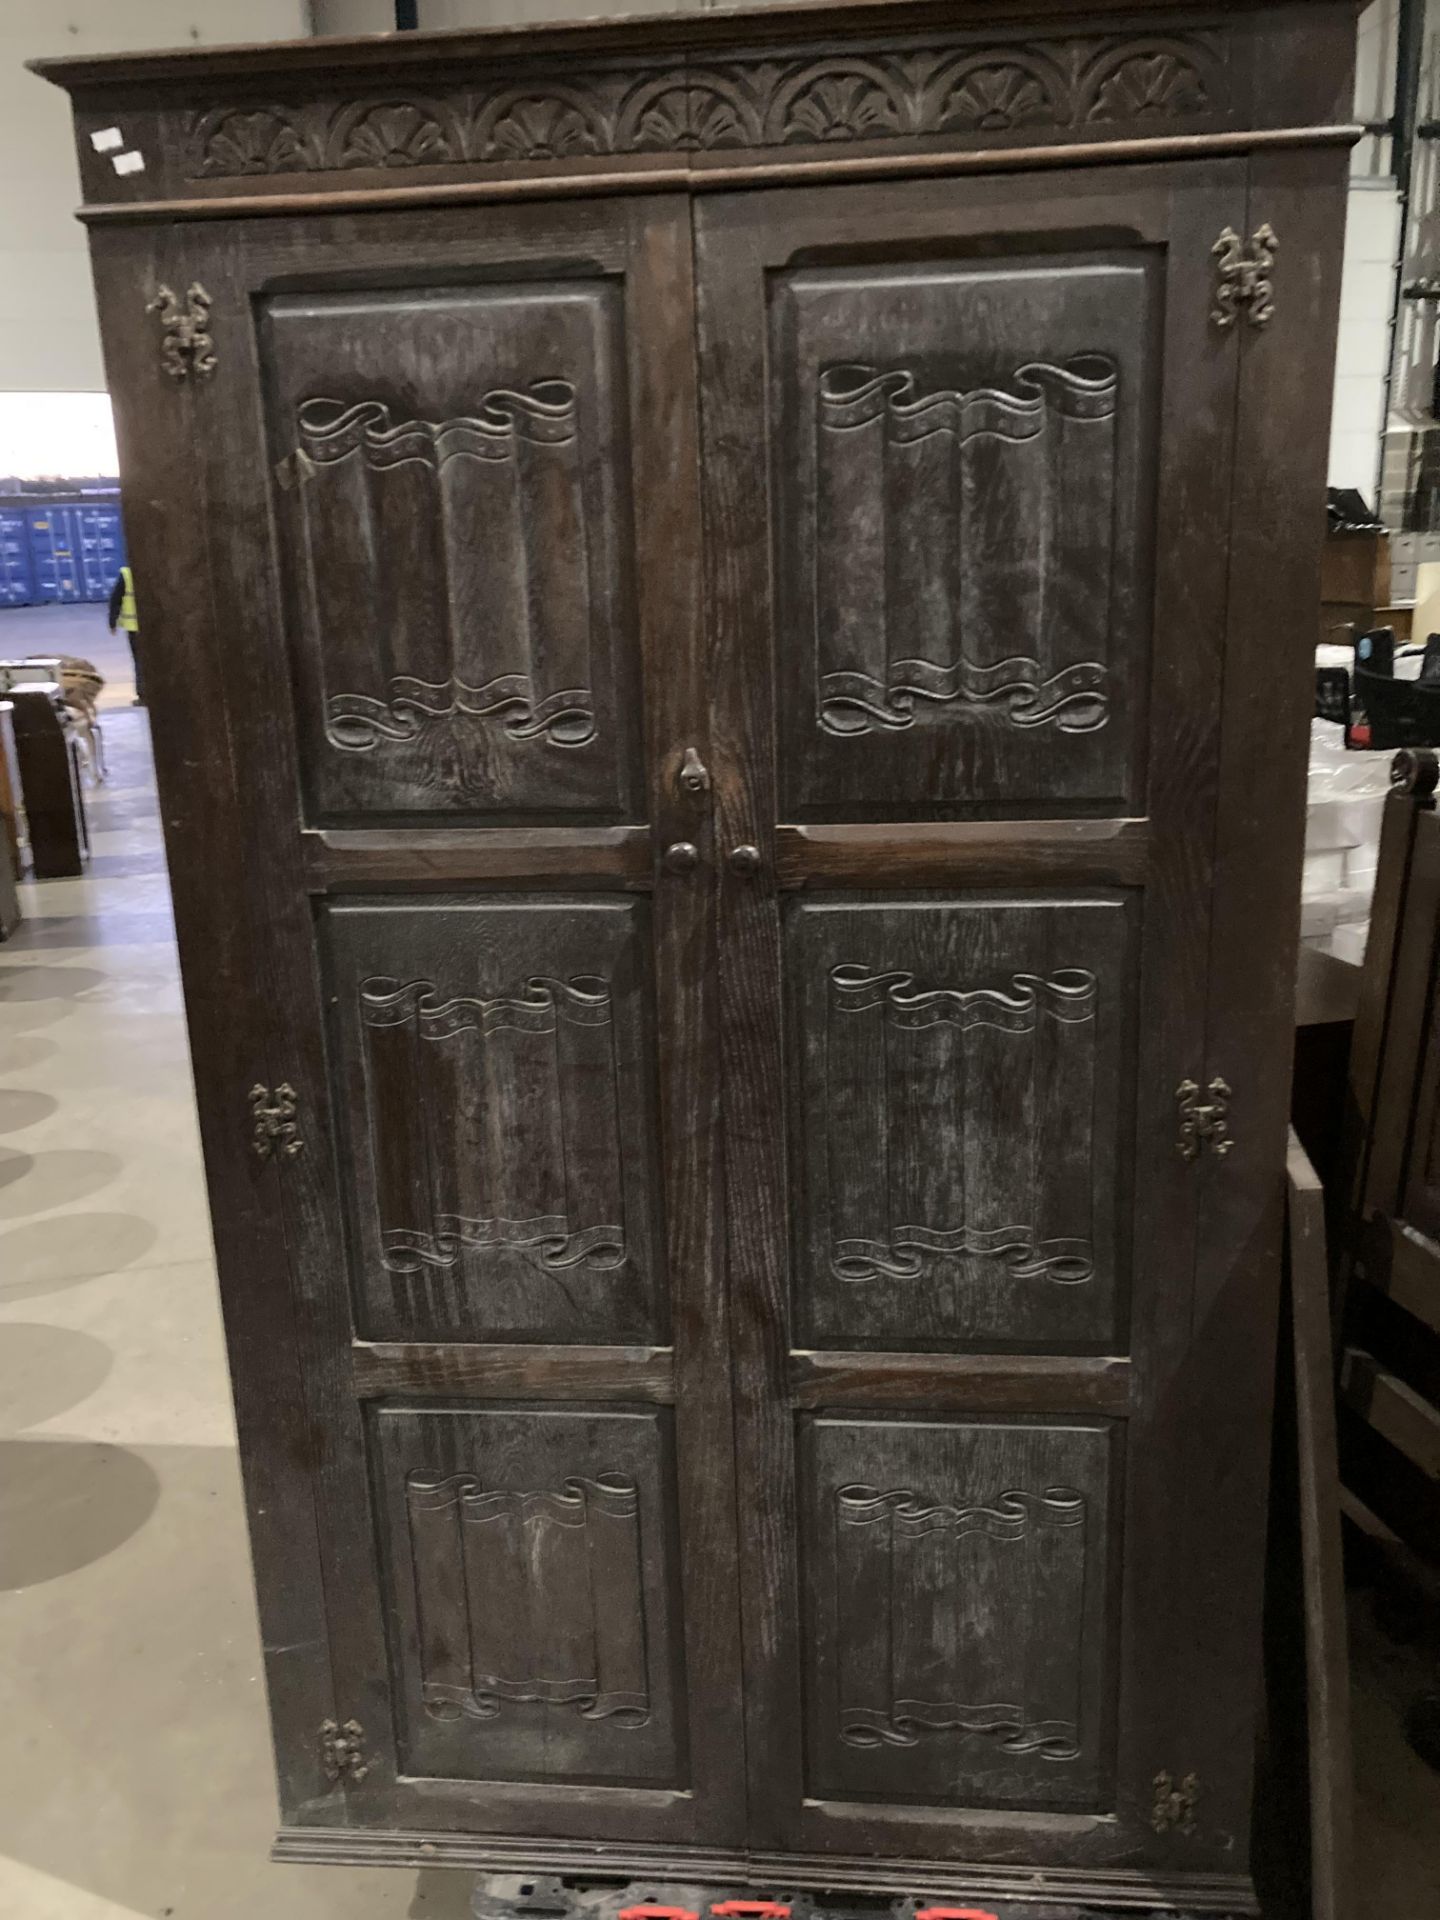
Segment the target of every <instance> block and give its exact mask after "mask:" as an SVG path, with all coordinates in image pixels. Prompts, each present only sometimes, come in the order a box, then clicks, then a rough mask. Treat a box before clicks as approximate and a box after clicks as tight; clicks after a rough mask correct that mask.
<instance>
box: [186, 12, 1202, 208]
mask: <svg viewBox="0 0 1440 1920" xmlns="http://www.w3.org/2000/svg"><path fill="white" fill-rule="evenodd" d="M1227 50H1228V48H1227V41H1226V38H1225V36H1223V35H1221V34H1209V33H1195V34H1135V33H1128V34H1097V35H1090V36H1086V37H1083V38H1077V37H1071V38H1064V39H1018V38H1017V39H1011V40H1003V41H990V42H984V41H979V40H974V39H971V40H969V41H967V42H965V43H963V44H962V43H959V42H958V41H951V42H949V43H947V44H943V45H936V44H930V45H925V46H914V45H912V46H908V47H904V48H899V49H895V48H891V49H884V48H882V49H877V50H869V51H864V50H851V49H845V50H832V51H829V52H826V53H823V54H807V55H804V56H797V57H793V58H787V57H785V55H784V54H783V53H781V54H776V53H774V52H768V53H766V54H763V55H742V56H737V57H734V58H730V59H725V60H722V61H714V62H704V63H701V62H697V61H686V60H683V59H682V60H679V61H675V60H671V61H670V62H668V63H667V64H664V65H652V64H646V65H637V64H635V63H630V64H627V65H626V66H623V67H620V66H611V67H605V68H596V69H586V68H575V69H574V70H569V71H567V70H566V68H565V67H564V66H562V65H557V64H555V63H552V64H551V65H550V66H548V67H547V68H546V69H544V70H543V71H536V72H534V73H532V74H530V75H528V76H524V77H517V76H516V75H515V74H514V73H513V72H511V73H509V74H506V75H505V76H504V77H503V78H497V79H496V80H495V81H494V83H493V84H482V85H478V86H467V87H463V88H457V89H453V90H452V89H449V88H445V87H431V88H429V89H427V90H423V91H422V90H412V88H410V87H409V86H406V87H403V88H401V89H398V90H396V91H394V92H385V93H379V92H376V93H367V94H365V95H363V96H360V97H354V98H346V99H341V98H335V97H331V98H326V99H316V100H308V101H295V102H276V103H269V102H258V101H250V102H247V103H244V104H234V103H232V104H227V105H224V106H219V107H215V108H213V109H211V110H209V111H205V112H200V113H194V114H191V115H190V116H189V117H188V120H187V122H186V127H185V176H186V177H187V178H188V179H191V180H209V179H237V178H255V177H264V176H271V175H295V174H302V175H303V174H324V173H336V172H350V171H356V170H363V171H384V172H393V171H405V172H408V171H412V170H415V169H424V168H435V167H455V168H461V167H471V166H476V165H495V166H516V165H528V164H534V163H537V162H540V163H543V162H547V161H569V162H572V163H573V162H575V161H577V160H578V161H584V160H588V159H596V158H600V157H602V156H606V155H623V154H651V153H682V154H683V153H724V152H731V151H744V150H749V149H765V148H776V147H792V146H817V145H829V144H832V143H856V142H859V143H872V142H881V143H884V142H888V141H909V142H915V141H928V140H931V139H937V138H940V139H945V140H947V141H960V142H973V143H975V144H987V143H989V142H991V141H995V140H1002V141H1003V139H1004V138H1005V137H1006V136H1008V135H1012V134H1027V133H1028V134H1030V135H1032V136H1033V135H1035V134H1040V135H1046V134H1049V135H1053V136H1055V137H1056V138H1058V139H1077V138H1083V137H1086V136H1090V137H1093V136H1094V135H1095V134H1096V133H1097V132H1109V131H1110V130H1117V131H1118V130H1125V131H1128V132H1131V133H1135V134H1143V133H1147V132H1155V131H1157V130H1159V131H1163V130H1165V129H1167V128H1173V127H1176V126H1180V127H1185V126H1190V125H1192V124H1194V123H1196V122H1200V123H1202V124H1205V125H1213V124H1216V123H1220V122H1224V121H1226V120H1228V119H1229V118H1230V116H1231V112H1232V107H1233V102H1232V99H1231V87H1230V73H1229V68H1228V62H1227Z"/></svg>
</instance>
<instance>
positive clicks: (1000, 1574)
mask: <svg viewBox="0 0 1440 1920" xmlns="http://www.w3.org/2000/svg"><path fill="white" fill-rule="evenodd" d="M1111 1444H1112V1442H1111V1436H1110V1433H1109V1432H1108V1431H1107V1429H1106V1428H1105V1426H1104V1425H1103V1424H1100V1423H1091V1422H1073V1423H1071V1422H1065V1423H1054V1424H1044V1425H1041V1424H1038V1423H1027V1424H1018V1423H1017V1424H1014V1425H1004V1424H1001V1423H998V1422H981V1421H975V1422H962V1421H953V1420H944V1421H941V1420H934V1421H909V1420H904V1421H901V1420H893V1421H883V1420H864V1419H858V1418H855V1417H854V1416H846V1417H842V1416H840V1415H833V1416H827V1417H825V1418H820V1419H816V1420H814V1421H812V1422H806V1423H804V1424H803V1425H802V1430H801V1488H802V1493H801V1507H802V1514H803V1528H804V1535H805V1539H804V1560H805V1565H806V1567H807V1568H808V1573H807V1596H806V1601H807V1610H808V1620H807V1639H808V1654H807V1662H806V1692H807V1719H808V1724H809V1727H810V1756H811V1757H810V1779H809V1783H808V1784H809V1789H810V1791H811V1792H812V1793H815V1794H817V1795H831V1796H846V1795H856V1796H875V1795H879V1796H883V1797H884V1798H886V1799H911V1800H920V1801H927V1802H933V1803H940V1804H958V1805H970V1806H975V1805H985V1804H994V1803H1003V1804H1007V1805H1015V1806H1036V1807H1045V1806H1065V1805H1076V1804H1098V1802H1099V1800H1100V1797H1101V1795H1102V1794H1103V1792H1104V1790H1105V1783H1106V1773H1107V1769H1108V1764H1109V1759H1108V1744H1109V1730H1108V1720H1107V1710H1108V1695H1107V1689H1108V1686H1109V1680H1108V1671H1109V1656H1108V1650H1107V1645H1106V1637H1107V1620H1106V1613H1107V1588H1108V1584H1109V1575H1108V1571H1107V1569H1108V1564H1109V1555H1110V1541H1109V1527H1110V1497H1111V1496H1110V1478H1111V1471H1110V1451H1111Z"/></svg>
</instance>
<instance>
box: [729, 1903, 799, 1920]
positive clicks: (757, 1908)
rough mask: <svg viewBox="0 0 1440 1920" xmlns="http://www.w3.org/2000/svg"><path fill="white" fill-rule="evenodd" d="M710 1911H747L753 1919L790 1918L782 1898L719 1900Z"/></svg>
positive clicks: (788, 1919)
mask: <svg viewBox="0 0 1440 1920" xmlns="http://www.w3.org/2000/svg"><path fill="white" fill-rule="evenodd" d="M710 1911H711V1913H715V1914H720V1915H728V1914H741V1913H748V1914H753V1915H754V1916H755V1920H790V1909H789V1907H788V1906H786V1905H785V1903H784V1901H782V1900H721V1901H719V1902H717V1903H716V1905H715V1906H713V1907H711V1909H710Z"/></svg>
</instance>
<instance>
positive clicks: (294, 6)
mask: <svg viewBox="0 0 1440 1920" xmlns="http://www.w3.org/2000/svg"><path fill="white" fill-rule="evenodd" d="M308 31H309V16H308V9H307V6H306V3H305V0H0V392H17V391H18V392H29V393H65V392H73V391H90V392H99V391H101V390H102V389H103V387H104V384H105V383H104V378H103V375H102V373H101V368H100V338H99V333H98V330H97V328H96V324H95V306H94V301H93V299H92V296H91V291H90V269H89V265H88V262H87V260H86V255H85V236H84V233H83V231H82V229H81V227H80V226H79V224H78V222H77V221H75V220H74V219H73V218H72V215H73V213H74V210H75V207H76V204H77V203H78V201H79V198H80V189H79V184H78V182H77V180H76V175H75V158H74V148H73V145H72V142H71V137H70V109H69V103H68V102H67V101H66V99H65V96H64V95H63V94H62V93H61V92H60V91H59V89H58V88H56V87H47V86H46V85H45V84H44V83H43V82H42V81H40V80H37V79H36V78H35V76H34V74H33V73H27V72H26V71H25V67H24V62H25V61H26V60H30V59H35V58H37V57H38V56H39V55H41V54H57V53H118V52H121V51H122V50H125V49H130V48H137V47H174V46H182V45H185V44H186V43H189V42H194V41H203V42H209V43H212V44H213V43H215V42H219V41H226V40H280V39H293V38H295V37H297V36H299V35H302V34H305V33H307V32H308ZM4 470H5V468H4V463H3V460H0V471H4Z"/></svg>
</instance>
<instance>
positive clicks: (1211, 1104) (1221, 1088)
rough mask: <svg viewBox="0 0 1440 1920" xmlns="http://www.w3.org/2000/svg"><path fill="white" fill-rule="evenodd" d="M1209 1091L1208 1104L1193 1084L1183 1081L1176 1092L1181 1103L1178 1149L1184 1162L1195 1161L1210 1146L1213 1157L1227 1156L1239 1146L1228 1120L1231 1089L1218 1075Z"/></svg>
mask: <svg viewBox="0 0 1440 1920" xmlns="http://www.w3.org/2000/svg"><path fill="white" fill-rule="evenodd" d="M1205 1091H1206V1092H1207V1093H1208V1094H1209V1096H1210V1098H1209V1100H1208V1101H1202V1100H1201V1099H1200V1089H1199V1087H1198V1086H1197V1085H1196V1084H1195V1082H1194V1081H1193V1080H1182V1081H1181V1082H1180V1084H1179V1086H1178V1087H1177V1088H1176V1089H1175V1098H1176V1099H1177V1100H1178V1101H1179V1103H1180V1137H1179V1139H1178V1140H1177V1141H1176V1142H1175V1145H1176V1146H1177V1148H1178V1149H1179V1151H1180V1156H1181V1158H1182V1159H1184V1160H1193V1159H1194V1158H1195V1156H1196V1154H1197V1153H1199V1151H1200V1149H1201V1147H1206V1146H1208V1147H1209V1149H1210V1151H1211V1152H1212V1153H1216V1154H1220V1155H1221V1156H1223V1155H1225V1154H1227V1153H1229V1151H1230V1149H1231V1147H1233V1146H1234V1144H1235V1142H1234V1141H1233V1140H1232V1139H1231V1138H1230V1128H1229V1126H1228V1124H1227V1120H1226V1116H1227V1114H1228V1113H1229V1110H1230V1089H1229V1087H1228V1086H1227V1085H1226V1084H1225V1082H1224V1081H1223V1080H1222V1079H1221V1078H1220V1076H1219V1074H1218V1073H1217V1074H1216V1076H1215V1078H1214V1079H1213V1080H1212V1081H1211V1082H1210V1084H1209V1086H1208V1087H1207V1088H1206V1089H1205Z"/></svg>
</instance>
